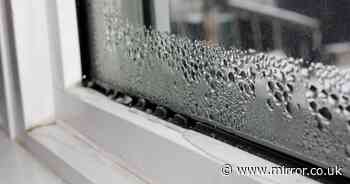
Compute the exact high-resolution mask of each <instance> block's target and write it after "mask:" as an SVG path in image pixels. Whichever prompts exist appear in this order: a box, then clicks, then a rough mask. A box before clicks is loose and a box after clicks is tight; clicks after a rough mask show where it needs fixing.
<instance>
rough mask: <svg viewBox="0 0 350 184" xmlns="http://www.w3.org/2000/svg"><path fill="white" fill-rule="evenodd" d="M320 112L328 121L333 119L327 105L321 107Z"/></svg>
mask: <svg viewBox="0 0 350 184" xmlns="http://www.w3.org/2000/svg"><path fill="white" fill-rule="evenodd" d="M318 113H320V115H321V116H322V117H323V118H325V119H326V120H328V121H331V120H332V113H331V112H330V111H329V109H328V108H327V107H322V108H321V109H319V110H318Z"/></svg>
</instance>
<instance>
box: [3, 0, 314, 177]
mask: <svg viewBox="0 0 350 184" xmlns="http://www.w3.org/2000/svg"><path fill="white" fill-rule="evenodd" d="M4 2H5V1H1V5H0V7H1V10H5V9H6V7H4V4H6V3H4ZM8 2H9V4H11V7H12V9H11V10H6V11H3V12H7V13H2V14H1V20H6V21H5V22H4V21H2V22H3V24H2V25H1V27H2V28H4V29H2V30H1V31H3V30H9V29H10V28H11V27H10V28H9V27H8V26H11V25H12V23H11V22H9V21H11V20H13V29H14V34H13V35H10V36H9V37H8V38H12V37H13V38H14V39H13V40H7V41H8V43H14V45H16V46H17V47H14V46H11V44H10V45H5V46H4V44H2V46H4V47H1V50H2V51H4V50H5V51H6V50H7V52H9V53H11V52H10V51H11V49H12V50H16V52H15V53H16V54H12V55H9V57H8V58H7V60H6V61H7V62H5V63H4V62H3V64H2V67H4V68H3V72H6V73H4V75H3V76H6V77H9V79H8V82H7V83H6V84H5V88H6V89H8V90H10V91H8V92H7V94H9V93H13V96H9V97H7V98H8V99H9V102H8V104H12V105H9V106H8V108H7V109H8V110H9V112H10V113H7V114H9V116H8V119H9V120H8V122H9V127H10V128H9V129H10V135H11V137H13V138H14V139H17V140H18V141H19V142H21V143H22V144H23V145H24V146H25V147H26V148H27V149H29V150H31V151H32V152H33V153H35V154H37V155H40V157H39V158H40V159H41V160H43V161H45V162H46V163H47V164H48V165H49V166H50V167H51V168H52V169H53V170H55V171H56V172H57V173H58V174H60V175H61V176H62V177H63V178H65V179H66V180H67V181H69V182H71V183H88V181H87V180H86V178H84V177H82V176H80V175H79V174H78V173H76V172H74V169H72V168H70V167H69V166H68V164H67V163H65V162H64V161H63V160H60V159H59V158H58V157H57V156H55V155H54V154H53V153H51V152H50V151H49V150H48V149H46V148H45V147H44V146H43V145H41V144H39V143H38V142H36V141H35V140H34V139H32V138H31V137H30V136H28V133H27V132H26V130H27V129H28V128H31V127H33V126H36V125H37V123H36V122H44V121H47V122H50V121H60V122H64V123H66V124H68V125H69V126H70V127H72V128H73V129H74V130H76V131H77V132H79V133H80V134H82V135H83V136H85V137H87V138H88V139H89V140H90V141H92V142H93V143H94V144H96V145H98V146H99V147H100V148H102V149H103V150H104V151H105V152H108V153H109V154H111V155H113V156H116V157H119V158H121V159H122V160H123V162H125V164H126V166H127V167H128V169H130V170H132V171H133V172H134V173H137V174H139V175H140V176H141V177H143V178H145V179H146V180H148V181H149V182H150V183H169V184H172V183H174V184H175V183H176V184H177V183H189V184H190V183H202V184H212V183H222V184H226V183H254V184H262V183H294V181H296V180H298V181H299V182H300V181H301V182H302V181H305V182H309V183H310V180H309V179H306V178H303V177H297V178H294V177H291V176H278V177H276V176H255V177H252V176H235V175H231V176H223V175H222V173H221V171H220V169H221V166H222V165H223V164H224V163H230V164H233V166H247V165H249V164H250V165H255V166H256V165H262V166H271V165H273V164H272V163H270V162H268V161H266V160H264V159H262V158H259V157H256V156H253V155H251V154H249V153H246V152H245V151H242V150H239V149H238V148H234V147H231V146H228V145H226V144H224V143H221V142H219V141H216V140H214V139H212V138H209V137H206V136H203V135H201V134H199V133H195V132H192V131H188V132H187V133H190V134H192V136H194V137H195V140H196V144H193V143H191V142H189V141H188V140H187V139H186V138H185V137H184V136H183V134H181V133H179V132H184V131H185V130H184V129H182V128H180V127H176V126H173V125H169V124H168V123H167V122H164V121H163V120H159V119H157V118H155V117H152V116H150V115H147V114H144V113H142V112H139V111H137V110H132V109H129V108H127V107H125V106H122V105H120V104H117V103H115V102H112V101H110V100H109V99H107V98H106V97H105V96H103V95H101V94H99V93H97V92H95V91H93V90H89V89H86V88H84V87H81V86H80V81H81V76H82V75H81V73H82V72H81V61H80V46H79V37H78V26H77V18H76V14H77V12H76V4H75V1H73V0H70V1H68V0H50V1H48V0H36V1H26V2H24V1H23V0H11V1H8ZM22 3H23V4H22ZM33 7H35V8H33ZM33 10H35V11H37V13H33V12H32V11H33ZM23 11H24V12H26V13H23ZM0 12H1V11H0ZM9 17H10V19H9ZM33 20H35V21H37V22H40V23H37V24H33V25H32V26H29V27H28V24H26V22H30V21H33ZM164 29H166V28H164ZM26 31H32V32H33V33H36V34H39V35H40V34H42V36H43V38H41V40H40V41H41V43H40V44H42V45H43V46H47V47H45V48H44V47H43V48H40V47H35V48H32V44H31V43H30V42H31V41H33V40H30V39H28V37H27V36H29V35H26V34H25V33H24V32H26ZM38 32H39V33H38ZM1 36H4V35H3V34H2V35H1ZM2 40H3V39H2ZM1 43H5V42H1ZM28 50H30V53H36V54H37V55H36V54H29V53H28V52H27V51H28ZM43 52H47V53H48V54H47V55H45V57H44V58H41V60H40V61H38V62H39V63H40V65H41V67H40V68H39V71H38V69H37V65H38V64H33V66H31V65H28V63H26V62H35V60H37V59H38V55H41V54H43ZM17 60H18V61H17ZM23 68H25V69H23ZM35 68H36V69H35ZM33 76H34V79H35V80H31V82H30V81H29V82H28V81H27V83H23V81H24V79H26V78H28V77H33ZM43 76H47V77H43ZM38 83H39V84H40V85H39V86H38V85H37V84H38ZM30 86H36V87H37V88H38V91H36V92H38V93H39V92H41V91H44V92H45V94H46V95H48V96H49V97H48V98H47V99H48V100H47V101H44V102H42V103H41V104H39V105H38V104H33V103H31V102H32V101H33V99H34V100H40V98H42V96H41V95H40V94H33V93H32V94H30V95H28V93H27V92H28V91H31V90H32V89H31V88H30ZM21 92H22V93H23V94H21ZM32 92H33V91H32ZM28 98H29V99H28ZM22 99H23V103H22ZM23 109H24V110H23ZM33 109H34V110H33ZM36 109H40V110H42V109H48V110H47V111H45V112H44V111H40V112H43V113H42V114H44V115H42V116H41V115H36V116H35V117H32V116H31V115H32V111H35V110H36ZM34 114H35V113H34ZM11 118H12V119H11ZM11 127H12V128H11ZM198 144H199V145H201V146H199V147H198ZM240 164H241V165H240Z"/></svg>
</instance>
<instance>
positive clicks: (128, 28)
mask: <svg viewBox="0 0 350 184" xmlns="http://www.w3.org/2000/svg"><path fill="white" fill-rule="evenodd" d="M155 3H157V2H156V1H154V2H153V5H152V6H150V7H155V8H154V9H152V8H151V9H150V12H149V13H150V14H151V16H150V17H153V18H154V19H155V21H147V15H146V17H145V16H143V15H145V14H144V13H145V12H144V11H145V9H144V6H145V4H142V3H140V1H137V0H103V1H100V0H87V1H86V4H85V6H84V7H83V9H84V12H87V13H86V17H85V20H86V28H85V29H84V30H87V33H88V34H87V37H84V39H83V40H87V44H86V45H82V48H83V50H84V49H86V48H87V49H88V50H89V52H88V54H89V56H90V59H89V61H88V62H85V64H84V67H87V68H88V72H87V73H86V75H87V77H88V78H89V79H90V80H93V81H94V82H96V83H98V84H99V85H101V86H104V88H108V89H114V90H115V91H121V92H123V93H127V94H129V95H132V96H137V99H135V100H140V99H146V100H148V101H151V102H153V103H155V104H157V105H159V106H163V107H166V108H168V109H171V110H172V111H174V112H176V113H179V114H183V115H186V116H188V117H191V118H193V119H195V120H196V121H201V122H206V123H209V124H211V125H214V126H216V127H218V128H221V129H225V130H227V131H230V132H232V133H234V134H236V135H239V136H242V137H244V138H246V139H250V140H252V141H255V142H258V143H260V144H264V145H266V146H269V147H271V148H273V149H277V150H279V151H282V152H285V153H287V154H290V155H292V156H296V157H298V158H302V159H304V160H307V161H310V162H313V163H315V164H317V165H320V166H325V167H326V166H335V165H339V166H341V167H343V172H344V173H346V174H347V175H348V176H350V174H349V173H350V123H349V122H350V121H349V120H350V103H349V94H350V72H348V70H347V69H346V67H343V66H346V65H347V63H349V62H348V61H347V57H348V50H347V49H348V44H347V39H348V37H349V36H348V34H347V32H348V31H347V27H348V24H349V23H350V22H349V21H347V17H348V16H349V15H350V13H347V10H348V9H349V8H348V1H341V0H339V1H324V0H320V1H314V0H304V1H287V0H283V1H282V0H280V1H273V0H216V1H214V0H212V1H209V0H171V1H170V2H169V5H168V6H166V7H161V8H160V9H159V7H158V9H157V8H156V7H157V4H155ZM160 10H169V11H164V12H165V13H166V12H169V13H168V16H161V15H162V13H161V14H158V13H159V12H157V11H160ZM349 10H350V9H349ZM164 12H163V15H166V14H164ZM166 17H170V18H169V20H168V23H169V25H168V32H166V31H163V29H164V25H165V24H164V20H163V21H159V19H161V18H163V19H164V18H166ZM147 22H148V23H149V22H153V24H151V25H146V23H147ZM159 22H162V26H159ZM165 22H166V21H165ZM145 25H146V26H145ZM159 27H162V31H160V30H157V28H159ZM165 27H166V26H165ZM324 64H330V65H324ZM335 64H336V65H337V66H336V65H335ZM340 66H342V67H340ZM146 110H147V109H146ZM148 112H149V113H152V109H148ZM169 118H171V117H169Z"/></svg>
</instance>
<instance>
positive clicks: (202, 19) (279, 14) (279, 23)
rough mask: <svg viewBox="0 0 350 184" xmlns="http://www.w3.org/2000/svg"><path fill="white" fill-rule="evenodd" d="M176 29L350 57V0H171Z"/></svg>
mask: <svg viewBox="0 0 350 184" xmlns="http://www.w3.org/2000/svg"><path fill="white" fill-rule="evenodd" d="M170 2H171V3H170V4H171V6H170V10H171V31H172V32H173V33H175V34H179V35H185V36H188V37H190V38H192V39H204V40H210V41H212V42H215V43H219V44H220V45H221V46H224V47H231V46H233V47H238V48H244V49H255V50H258V51H265V52H270V53H273V54H274V55H280V56H292V57H302V58H304V59H305V60H307V61H310V62H319V61H320V62H323V63H326V64H337V65H347V64H350V62H347V60H349V59H350V44H349V41H350V34H349V31H350V14H349V13H348V11H349V10H350V1H347V0H337V1H334V0H171V1H170Z"/></svg>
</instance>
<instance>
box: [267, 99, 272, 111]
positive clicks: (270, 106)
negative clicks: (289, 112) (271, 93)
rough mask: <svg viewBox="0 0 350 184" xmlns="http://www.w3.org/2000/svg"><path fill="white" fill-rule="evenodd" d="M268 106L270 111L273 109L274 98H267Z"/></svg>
mask: <svg viewBox="0 0 350 184" xmlns="http://www.w3.org/2000/svg"><path fill="white" fill-rule="evenodd" d="M266 106H267V108H268V109H269V110H270V111H273V109H274V108H273V103H272V100H271V99H270V98H268V99H266Z"/></svg>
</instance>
